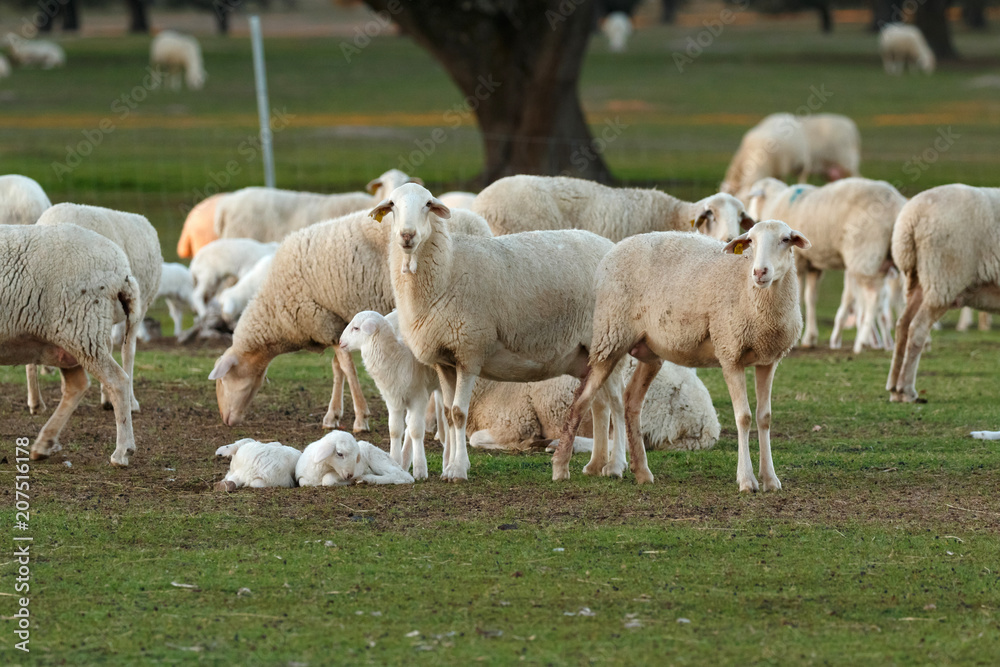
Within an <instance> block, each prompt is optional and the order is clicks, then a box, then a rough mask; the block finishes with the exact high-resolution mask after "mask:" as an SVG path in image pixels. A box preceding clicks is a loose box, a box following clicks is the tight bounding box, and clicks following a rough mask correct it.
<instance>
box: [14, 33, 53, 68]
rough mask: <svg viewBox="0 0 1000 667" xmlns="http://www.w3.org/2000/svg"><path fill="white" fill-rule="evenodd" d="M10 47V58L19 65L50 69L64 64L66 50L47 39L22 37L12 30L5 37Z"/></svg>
mask: <svg viewBox="0 0 1000 667" xmlns="http://www.w3.org/2000/svg"><path fill="white" fill-rule="evenodd" d="M5 41H6V42H7V46H8V47H9V48H10V59H11V60H12V61H14V63H16V64H18V65H20V66H21V67H35V66H37V67H41V68H42V69H52V68H53V67H62V66H63V65H65V64H66V52H65V51H63V48H62V47H61V46H59V45H58V44H56V43H55V42H50V41H49V40H47V39H24V38H23V37H21V36H19V35H15V34H14V33H12V32H9V33H7V37H6V38H5Z"/></svg>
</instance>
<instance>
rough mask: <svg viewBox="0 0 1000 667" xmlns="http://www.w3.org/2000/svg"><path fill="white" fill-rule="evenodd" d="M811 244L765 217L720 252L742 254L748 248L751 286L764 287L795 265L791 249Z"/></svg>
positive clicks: (806, 246)
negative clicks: (751, 261) (750, 258)
mask: <svg viewBox="0 0 1000 667" xmlns="http://www.w3.org/2000/svg"><path fill="white" fill-rule="evenodd" d="M811 245H812V244H811V243H809V239H807V238H806V237H804V236H802V234H799V233H798V232H797V231H795V230H794V229H792V228H791V227H789V226H788V225H786V224H785V223H783V222H781V221H780V220H766V221H764V222H758V223H757V224H756V225H754V226H753V227H752V228H751V229H750V231H748V232H747V233H745V234H743V235H741V236H737V237H736V238H735V239H733V240H732V241H730V242H729V243H728V244H726V247H725V248H724V249H723V252H727V253H732V254H736V255H742V254H744V253H746V252H747V250H749V251H750V252H749V254H750V255H751V256H752V259H753V265H752V268H751V271H750V280H751V281H752V283H753V286H754V287H757V288H760V289H767V288H768V287H770V286H771V285H773V284H774V283H775V282H777V281H778V280H781V278H783V277H784V276H785V274H787V273H788V272H789V271H790V270H793V269H794V268H795V256H794V253H793V249H794V248H801V249H803V250H806V249H808V248H809V247H810V246H811Z"/></svg>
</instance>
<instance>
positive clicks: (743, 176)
mask: <svg viewBox="0 0 1000 667" xmlns="http://www.w3.org/2000/svg"><path fill="white" fill-rule="evenodd" d="M810 169H811V164H810V162H809V140H808V139H807V137H806V133H805V130H804V129H803V127H802V123H801V122H800V121H799V119H798V118H796V117H795V116H793V115H791V114H788V113H773V114H771V115H770V116H767V117H766V118H764V119H763V120H762V121H760V122H759V123H757V125H755V126H754V127H752V128H750V130H748V131H747V133H746V134H744V135H743V139H742V140H741V141H740V147H739V149H737V151H736V154H735V155H734V156H733V159H732V160H731V161H730V163H729V167H728V168H727V169H726V176H725V178H724V179H723V181H722V185H721V186H719V189H720V190H721V191H722V192H728V193H729V194H732V195H735V196H737V197H739V198H740V199H741V200H742V201H744V202H746V201H747V195H748V194H749V192H750V189H751V186H752V185H753V184H754V183H756V182H757V181H759V180H760V179H762V178H767V177H769V176H770V177H774V178H780V179H785V178H788V177H794V178H797V179H798V181H799V183H805V182H806V179H807V178H808V176H809V170H810Z"/></svg>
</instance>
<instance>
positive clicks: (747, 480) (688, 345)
mask: <svg viewBox="0 0 1000 667" xmlns="http://www.w3.org/2000/svg"><path fill="white" fill-rule="evenodd" d="M795 248H800V249H808V248H809V241H808V240H807V239H806V237H804V236H803V235H802V234H800V233H798V232H797V231H794V230H793V229H791V228H790V227H789V226H788V225H786V224H785V223H783V222H779V221H776V220H768V221H764V222H758V223H757V224H756V225H754V226H753V227H752V228H751V229H750V231H749V232H747V233H746V234H743V235H742V236H740V237H737V238H736V239H734V240H732V241H730V242H729V243H728V244H723V243H721V242H719V241H716V240H715V239H709V238H705V237H703V236H700V235H695V234H677V233H674V232H660V233H653V234H642V235H640V236H634V237H632V238H630V239H626V240H624V241H622V242H621V243H619V244H618V245H616V246H615V248H614V250H612V251H611V252H610V253H608V255H607V257H605V258H604V261H602V262H601V266H600V268H599V269H598V270H597V276H596V279H595V281H596V284H597V305H596V306H595V308H594V334H593V347H592V348H591V354H590V372H589V373H588V375H587V376H586V379H585V381H584V384H583V387H582V388H581V390H580V391H579V392H578V393H577V394H576V399H575V400H574V402H573V406H572V408H571V409H570V414H569V417H568V418H567V420H566V425H565V427H564V428H563V433H562V437H561V438H560V441H559V447H558V449H557V450H556V453H555V455H554V456H553V457H552V478H553V479H554V480H558V479H568V478H569V460H570V456H571V455H572V442H571V439H572V437H573V435H574V434H575V433H576V429H577V426H578V425H579V423H580V417H581V414H582V412H583V411H584V410H586V409H587V407H589V405H590V402H591V401H592V400H593V398H594V396H595V393H596V392H597V391H598V390H599V389H600V387H601V386H602V385H604V383H605V382H606V381H607V380H608V378H609V376H611V375H612V373H613V371H614V369H615V367H616V366H617V365H618V364H619V362H620V361H621V360H622V357H624V356H625V355H626V354H629V355H631V356H633V357H635V358H636V359H637V360H638V362H639V363H638V366H637V367H636V370H635V372H634V373H633V374H632V379H631V381H630V382H629V383H628V387H627V388H626V390H625V426H626V430H627V434H628V443H629V449H630V453H631V461H632V463H631V465H632V471H633V472H634V473H635V476H636V482H637V483H640V484H641V483H644V482H652V481H653V474H652V473H651V472H650V471H649V467H648V465H647V464H646V452H645V449H644V448H643V442H642V437H641V434H640V429H639V413H640V410H641V408H642V404H643V399H644V397H645V395H646V391H647V390H648V388H649V385H650V383H651V382H652V381H653V379H654V378H655V377H656V374H657V372H658V371H659V370H660V367H661V366H662V363H663V360H667V361H670V362H673V363H675V364H680V365H682V366H690V367H701V366H715V365H719V366H721V367H722V374H723V376H724V377H725V379H726V385H727V386H728V387H729V396H730V398H731V399H732V402H733V411H734V413H735V415H736V427H737V429H738V432H739V461H738V464H737V469H736V481H737V482H738V483H739V487H740V491H741V492H747V491H756V490H757V489H758V488H759V487H758V483H757V480H756V478H754V475H753V466H752V464H751V461H750V444H749V438H750V425H751V423H752V417H751V413H750V404H749V402H748V400H747V389H746V373H745V371H746V368H747V367H749V366H754V367H755V369H754V370H755V375H756V390H757V392H756V393H757V436H758V439H759V441H760V476H761V487H762V488H763V490H764V491H776V490H778V489H780V488H781V482H780V481H779V480H778V477H777V475H776V474H775V472H774V463H773V461H772V459H771V441H770V428H771V384H772V382H773V380H774V372H775V370H776V369H777V366H778V362H779V361H780V360H781V359H782V357H784V356H785V355H786V354H787V353H788V351H789V350H790V349H791V348H792V346H793V345H794V344H795V341H796V339H797V338H798V336H799V332H800V331H801V329H802V313H801V312H800V311H799V304H798V300H799V294H798V293H799V285H798V280H797V279H796V275H795V255H794V252H793V251H794V249H795ZM720 286H725V287H724V288H722V289H720Z"/></svg>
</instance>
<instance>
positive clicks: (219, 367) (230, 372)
mask: <svg viewBox="0 0 1000 667" xmlns="http://www.w3.org/2000/svg"><path fill="white" fill-rule="evenodd" d="M267 366H268V362H267V360H265V359H264V358H263V357H262V356H260V355H253V354H242V355H237V354H236V353H235V352H233V348H229V349H228V350H226V352H225V354H223V355H222V356H221V357H219V360H218V361H216V362H215V368H213V369H212V372H211V373H210V374H209V376H208V379H209V380H215V396H216V398H217V399H218V401H219V415H221V416H222V422H223V423H224V424H225V425H226V426H236V425H238V424H242V423H243V420H244V419H245V417H246V411H247V408H248V407H249V406H250V401H252V400H253V397H254V396H256V395H257V391H258V390H259V389H260V386H261V385H262V384H263V383H264V377H265V376H266V375H267Z"/></svg>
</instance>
